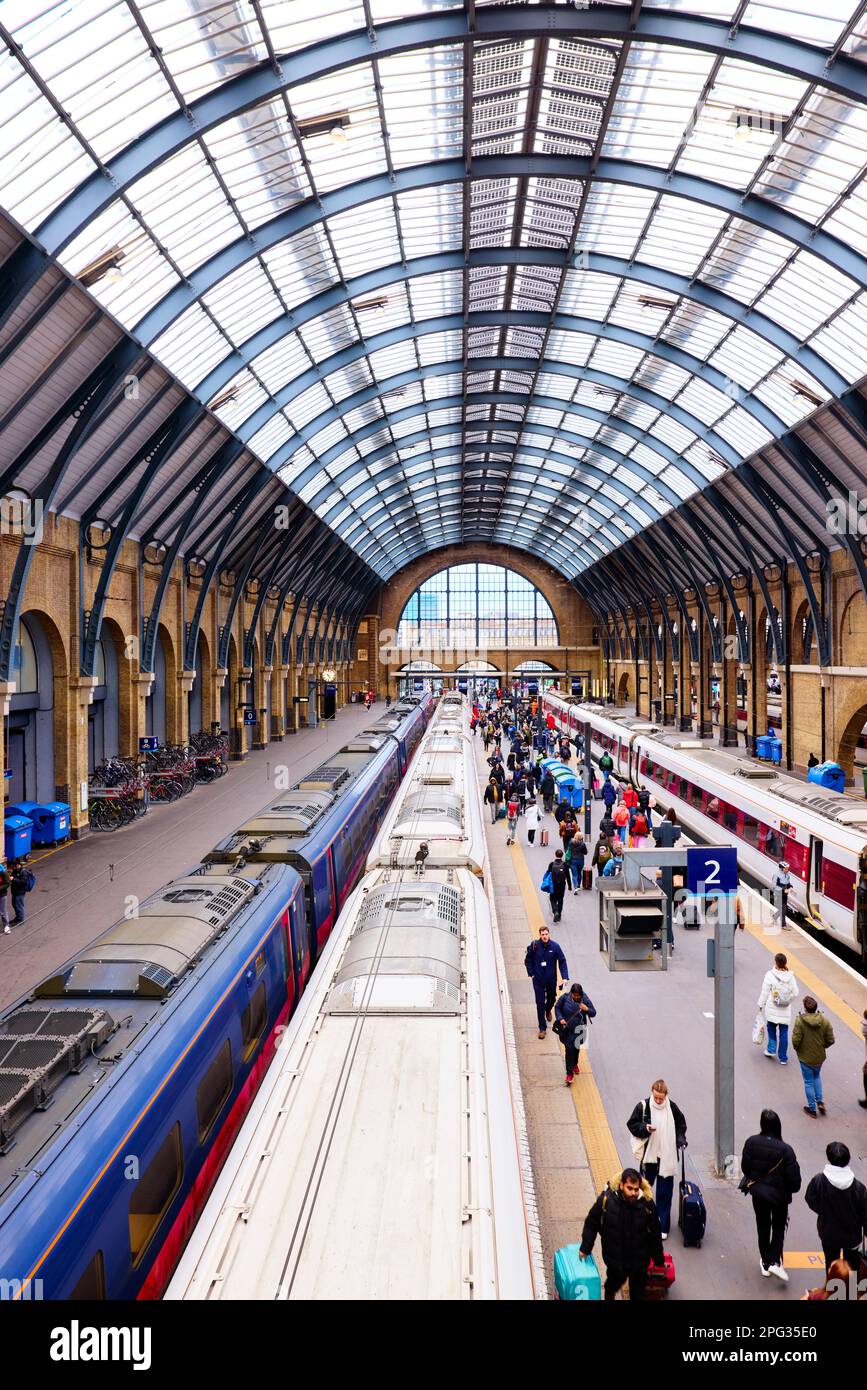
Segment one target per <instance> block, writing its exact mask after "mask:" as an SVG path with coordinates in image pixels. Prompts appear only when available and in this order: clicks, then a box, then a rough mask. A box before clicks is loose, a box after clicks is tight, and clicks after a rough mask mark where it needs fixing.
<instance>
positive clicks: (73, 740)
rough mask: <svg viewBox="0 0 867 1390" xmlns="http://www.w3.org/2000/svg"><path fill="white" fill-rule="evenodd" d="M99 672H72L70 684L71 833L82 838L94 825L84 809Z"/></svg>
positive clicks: (75, 837)
mask: <svg viewBox="0 0 867 1390" xmlns="http://www.w3.org/2000/svg"><path fill="white" fill-rule="evenodd" d="M96 685H97V677H96V676H71V677H70V680H69V688H70V691H71V692H72V694H73V697H74V698H73V699H72V700H70V714H71V721H70V722H72V723H73V727H72V728H71V729H69V730H68V745H67V746H68V748H69V765H68V769H67V772H68V775H67V780H66V786H67V795H68V800H69V807H70V814H69V827H70V835H71V836H72V838H73V839H74V840H79V839H81V838H82V836H84V835H86V834H87V833H88V831H89V829H90V824H89V820H88V814H87V811H86V810H83V809H82V802H86V799H87V776H88V759H87V711H88V708H89V706H90V705H91V704H92V703H93V692H94V690H95V689H96Z"/></svg>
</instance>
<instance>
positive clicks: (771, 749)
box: [768, 735, 783, 765]
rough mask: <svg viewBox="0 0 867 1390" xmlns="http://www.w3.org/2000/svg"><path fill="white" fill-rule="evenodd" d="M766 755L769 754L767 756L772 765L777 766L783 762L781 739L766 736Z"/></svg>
mask: <svg viewBox="0 0 867 1390" xmlns="http://www.w3.org/2000/svg"><path fill="white" fill-rule="evenodd" d="M768 753H769V756H770V759H771V762H772V763H777V764H778V765H779V764H780V763H782V761H783V744H782V740H781V739H778V738H771V737H770V735H769V736H768Z"/></svg>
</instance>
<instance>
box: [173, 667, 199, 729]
mask: <svg viewBox="0 0 867 1390" xmlns="http://www.w3.org/2000/svg"><path fill="white" fill-rule="evenodd" d="M195 680H196V673H195V671H179V672H178V704H177V728H178V734H179V738H178V743H187V742H189V737H190V699H189V696H190V691H191V690H192V688H193V685H194V684H195ZM203 713H204V709H203ZM203 722H204V720H203Z"/></svg>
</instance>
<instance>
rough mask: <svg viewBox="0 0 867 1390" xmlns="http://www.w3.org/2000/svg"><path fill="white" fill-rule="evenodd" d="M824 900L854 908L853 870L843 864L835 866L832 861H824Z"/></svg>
mask: <svg viewBox="0 0 867 1390" xmlns="http://www.w3.org/2000/svg"><path fill="white" fill-rule="evenodd" d="M822 891H823V892H824V894H825V897H826V898H830V899H831V900H832V902H835V903H839V904H840V905H841V907H847V908H849V910H850V911H851V910H852V909H853V908H854V906H855V869H854V867H853V866H849V867H848V868H847V867H846V866H845V865H843V864H835V863H834V860H833V859H826V860H825V882H824V887H823V890H822Z"/></svg>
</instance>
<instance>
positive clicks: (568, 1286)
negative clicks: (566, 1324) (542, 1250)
mask: <svg viewBox="0 0 867 1390" xmlns="http://www.w3.org/2000/svg"><path fill="white" fill-rule="evenodd" d="M579 1249H580V1246H578V1245H563V1246H561V1248H560V1249H559V1250H558V1251H557V1252H556V1254H555V1256H554V1291H555V1297H556V1298H561V1299H564V1300H565V1301H567V1302H570V1303H588V1302H592V1303H599V1302H601V1299H602V1279H601V1278H600V1275H599V1270H598V1268H597V1265H596V1261H595V1259H594V1258H593V1256H592V1255H588V1256H587V1259H586V1260H582V1259H579V1256H578V1251H579Z"/></svg>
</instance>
